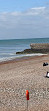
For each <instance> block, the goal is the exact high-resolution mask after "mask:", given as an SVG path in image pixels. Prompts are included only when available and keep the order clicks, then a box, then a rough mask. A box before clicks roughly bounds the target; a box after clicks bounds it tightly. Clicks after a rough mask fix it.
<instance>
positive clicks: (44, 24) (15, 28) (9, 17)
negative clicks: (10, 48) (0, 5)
mask: <svg viewBox="0 0 49 111" xmlns="http://www.w3.org/2000/svg"><path fill="white" fill-rule="evenodd" d="M48 29H49V9H48V8H46V7H35V8H31V9H28V10H27V11H25V12H0V31H1V32H0V37H1V36H2V34H3V35H4V36H7V35H8V37H9V34H10V35H11V36H12V37H13V35H15V36H16V35H17V36H18V37H19V36H20V37H22V36H25V35H27V36H29V35H32V36H34V37H36V36H37V37H38V36H39V35H41V36H42V34H43V35H45V36H46V35H47V34H49V32H48ZM3 30H4V31H3ZM2 32H3V33H2ZM6 32H7V35H6ZM35 32H36V33H35Z"/></svg>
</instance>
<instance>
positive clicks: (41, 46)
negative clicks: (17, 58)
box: [16, 43, 49, 54]
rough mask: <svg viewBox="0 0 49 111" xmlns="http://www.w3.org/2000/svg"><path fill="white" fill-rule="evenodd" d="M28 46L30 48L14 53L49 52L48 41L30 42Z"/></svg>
mask: <svg viewBox="0 0 49 111" xmlns="http://www.w3.org/2000/svg"><path fill="white" fill-rule="evenodd" d="M30 47H31V48H30V49H25V50H24V51H21V52H16V54H31V53H49V43H32V44H30Z"/></svg>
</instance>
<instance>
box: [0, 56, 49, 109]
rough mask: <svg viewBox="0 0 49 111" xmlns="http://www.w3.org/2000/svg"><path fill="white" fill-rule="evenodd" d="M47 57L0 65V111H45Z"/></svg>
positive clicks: (47, 100) (48, 105) (48, 81)
mask: <svg viewBox="0 0 49 111" xmlns="http://www.w3.org/2000/svg"><path fill="white" fill-rule="evenodd" d="M44 62H48V63H49V55H42V56H35V57H23V58H19V59H15V60H12V61H7V62H2V63H0V111H27V101H26V90H29V98H30V99H29V101H28V111H49V78H46V77H45V76H46V72H47V71H49V65H48V66H45V67H43V63H44Z"/></svg>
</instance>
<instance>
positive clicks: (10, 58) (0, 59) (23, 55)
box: [0, 53, 47, 62]
mask: <svg viewBox="0 0 49 111" xmlns="http://www.w3.org/2000/svg"><path fill="white" fill-rule="evenodd" d="M42 55H47V54H42V53H33V54H20V55H19V54H18V55H15V56H11V57H2V58H1V57H0V62H4V61H8V60H13V59H16V58H21V57H29V56H42Z"/></svg>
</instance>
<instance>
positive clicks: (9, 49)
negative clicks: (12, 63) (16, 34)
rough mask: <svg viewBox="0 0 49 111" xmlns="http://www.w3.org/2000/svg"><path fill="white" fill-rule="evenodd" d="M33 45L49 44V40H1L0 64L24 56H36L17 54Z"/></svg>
mask: <svg viewBox="0 0 49 111" xmlns="http://www.w3.org/2000/svg"><path fill="white" fill-rule="evenodd" d="M31 43H49V38H29V39H8V40H0V62H2V61H8V60H12V59H16V58H20V57H24V56H36V55H39V56H40V55H41V54H40V53H38V54H37V53H35V54H16V52H19V51H23V50H25V49H29V48H30V44H31Z"/></svg>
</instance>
